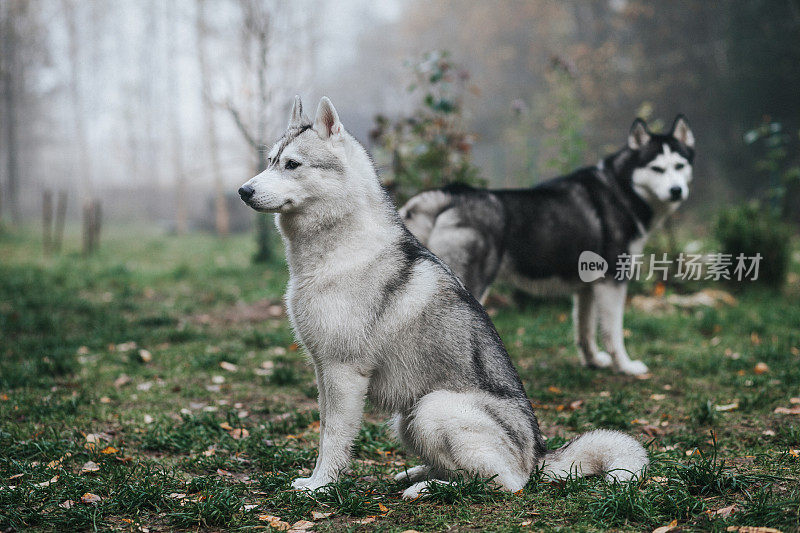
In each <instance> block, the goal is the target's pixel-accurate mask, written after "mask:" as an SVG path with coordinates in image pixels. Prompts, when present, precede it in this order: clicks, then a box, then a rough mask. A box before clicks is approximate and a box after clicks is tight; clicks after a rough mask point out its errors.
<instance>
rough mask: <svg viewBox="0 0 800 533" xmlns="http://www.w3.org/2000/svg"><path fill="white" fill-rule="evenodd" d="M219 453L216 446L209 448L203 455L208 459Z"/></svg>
mask: <svg viewBox="0 0 800 533" xmlns="http://www.w3.org/2000/svg"><path fill="white" fill-rule="evenodd" d="M215 453H217V449H216V448H215V447H214V446H209V447H208V449H207V450H205V451H203V455H204V456H206V457H211V456H212V455H214V454H215Z"/></svg>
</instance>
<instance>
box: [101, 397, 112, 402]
mask: <svg viewBox="0 0 800 533" xmlns="http://www.w3.org/2000/svg"><path fill="white" fill-rule="evenodd" d="M100 403H111V398H109V397H108V396H103V397H102V398H100Z"/></svg>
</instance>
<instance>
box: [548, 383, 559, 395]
mask: <svg viewBox="0 0 800 533" xmlns="http://www.w3.org/2000/svg"><path fill="white" fill-rule="evenodd" d="M547 390H548V391H549V392H552V393H553V394H561V389H559V388H558V387H555V386H553V385H550V386H549V387H547Z"/></svg>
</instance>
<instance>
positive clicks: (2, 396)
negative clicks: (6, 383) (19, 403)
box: [0, 392, 8, 402]
mask: <svg viewBox="0 0 800 533" xmlns="http://www.w3.org/2000/svg"><path fill="white" fill-rule="evenodd" d="M0 401H3V402H7V401H8V394H6V393H5V392H4V393H3V394H0Z"/></svg>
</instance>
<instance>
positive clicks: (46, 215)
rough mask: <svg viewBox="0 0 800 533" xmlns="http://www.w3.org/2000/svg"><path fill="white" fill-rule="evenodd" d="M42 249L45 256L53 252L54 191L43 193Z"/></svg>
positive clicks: (46, 190) (48, 190)
mask: <svg viewBox="0 0 800 533" xmlns="http://www.w3.org/2000/svg"><path fill="white" fill-rule="evenodd" d="M42 248H43V249H44V255H49V254H50V253H51V252H52V251H53V191H51V190H50V189H45V190H44V192H42Z"/></svg>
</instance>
